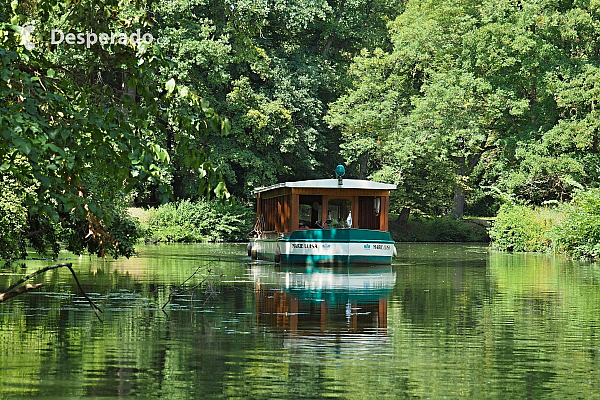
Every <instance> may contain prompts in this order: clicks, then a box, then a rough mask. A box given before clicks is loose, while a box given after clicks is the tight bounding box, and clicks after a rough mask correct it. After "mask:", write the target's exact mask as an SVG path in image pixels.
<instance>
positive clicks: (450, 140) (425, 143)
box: [330, 0, 598, 216]
mask: <svg viewBox="0 0 600 400" xmlns="http://www.w3.org/2000/svg"><path fill="white" fill-rule="evenodd" d="M596 19H597V10H596V9H595V8H594V7H593V6H587V5H586V4H579V3H575V4H569V5H566V4H565V5H562V4H555V3H553V2H550V1H547V2H520V3H518V4H517V3H514V4H513V3H506V2H500V1H495V0H490V1H485V2H483V3H481V2H439V1H427V2H416V1H415V2H408V3H407V4H406V9H405V11H404V12H403V13H402V15H400V16H399V17H398V18H397V19H396V20H395V21H394V22H393V23H390V25H389V29H390V34H391V42H392V43H393V46H394V47H393V50H392V51H390V52H375V53H373V55H372V56H367V58H365V59H361V58H359V59H357V60H355V63H354V67H353V68H355V70H356V71H360V73H357V74H355V77H356V78H357V79H356V80H355V83H354V88H353V89H352V90H351V91H350V92H349V93H348V94H347V95H345V96H344V97H342V98H340V100H338V102H337V103H336V105H335V106H333V107H332V108H331V113H330V121H331V123H332V124H333V125H336V126H340V127H341V128H342V132H343V135H344V138H345V143H344V144H343V145H342V147H343V148H346V149H356V150H357V151H358V152H360V153H362V154H368V163H365V162H363V164H364V165H365V166H369V168H370V169H369V171H368V173H369V174H375V173H379V172H378V171H382V170H385V169H387V170H391V169H394V168H395V169H402V170H404V171H406V170H408V168H409V167H410V166H411V165H412V161H411V157H400V158H394V157H393V154H394V153H395V152H398V151H407V149H408V148H407V147H406V143H412V144H413V145H412V146H411V147H410V149H412V150H409V151H410V152H411V153H415V154H419V155H424V154H429V153H428V152H430V151H431V152H433V156H431V157H430V158H429V159H430V160H437V161H439V162H440V164H439V167H438V168H436V169H435V171H436V172H439V171H440V169H439V168H445V169H446V172H445V173H444V176H447V177H448V176H452V175H453V176H454V178H453V180H454V183H453V184H452V187H453V191H454V196H453V203H454V206H453V209H454V211H453V212H454V214H455V215H456V216H461V215H462V214H463V212H464V203H465V198H468V196H469V195H472V194H476V195H477V196H479V197H481V189H480V188H482V187H495V188H500V190H502V191H504V192H508V193H512V194H513V195H515V196H516V197H518V198H521V199H522V200H524V201H532V202H534V203H540V202H543V201H547V200H553V199H557V200H561V199H568V198H569V197H570V196H571V193H572V191H573V189H575V188H577V187H578V186H581V185H589V184H594V183H593V182H595V180H596V177H597V165H598V159H597V157H596V155H595V153H596V152H597V150H594V149H595V147H596V145H595V143H596V140H597V139H596V133H595V132H596V126H595V122H593V121H595V118H594V116H595V109H594V107H595V106H594V104H595V95H594V93H595V84H594V83H592V82H595V78H594V77H595V73H596V72H595V71H596V69H595V63H596V62H597V57H598V50H597V49H598V45H597V35H596V36H594V35H595V30H596V28H595V26H596V23H595V22H594V21H595V20H596ZM369 96H371V97H369ZM394 96H395V97H394ZM390 98H393V99H394V101H386V100H385V99H390ZM382 100H383V101H382ZM350 106H351V107H350ZM364 132H368V137H369V138H370V139H369V140H370V142H366V144H367V145H364V144H365V141H366V140H367V139H365V135H364ZM374 139H376V140H374ZM394 143H397V144H398V145H394ZM373 149H376V151H373ZM347 156H348V158H349V160H352V157H351V156H354V157H356V154H350V153H349V154H347ZM584 160H585V161H584ZM393 163H396V164H393ZM420 172H421V173H422V174H425V173H427V171H425V170H421V171H420ZM422 176H423V179H427V178H433V176H427V175H422ZM396 177H397V176H396ZM391 179H393V178H391ZM436 179H437V178H436ZM396 182H397V183H400V181H399V180H397V179H396ZM430 184H431V185H436V184H437V183H436V181H435V180H433V179H430ZM402 201H405V202H406V204H408V203H409V200H408V198H404V199H403V200H402ZM423 201H424V202H425V203H426V202H427V201H430V202H433V203H437V205H438V206H439V205H443V204H444V203H445V202H446V200H444V199H442V198H436V197H430V198H429V199H428V200H423ZM439 208H440V207H438V209H439Z"/></svg>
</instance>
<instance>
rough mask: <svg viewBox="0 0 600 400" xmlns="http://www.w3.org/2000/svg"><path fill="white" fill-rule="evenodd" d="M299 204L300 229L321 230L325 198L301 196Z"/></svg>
mask: <svg viewBox="0 0 600 400" xmlns="http://www.w3.org/2000/svg"><path fill="white" fill-rule="evenodd" d="M299 203H300V210H299V212H300V223H299V225H300V226H299V228H312V229H314V228H320V224H321V222H320V221H321V208H322V204H323V197H322V196H314V195H301V196H300V197H299Z"/></svg>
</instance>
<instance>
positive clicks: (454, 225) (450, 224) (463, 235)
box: [390, 217, 490, 242]
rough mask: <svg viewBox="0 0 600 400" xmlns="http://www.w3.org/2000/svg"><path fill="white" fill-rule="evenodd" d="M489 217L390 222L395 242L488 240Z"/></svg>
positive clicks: (430, 218)
mask: <svg viewBox="0 0 600 400" xmlns="http://www.w3.org/2000/svg"><path fill="white" fill-rule="evenodd" d="M489 226H490V219H478V218H465V219H455V218H451V217H411V218H410V219H409V220H408V222H407V223H404V224H394V223H391V224H390V233H391V234H392V238H393V239H394V240H395V241H396V242H489V241H490V237H489V235H488V232H487V231H488V228H489Z"/></svg>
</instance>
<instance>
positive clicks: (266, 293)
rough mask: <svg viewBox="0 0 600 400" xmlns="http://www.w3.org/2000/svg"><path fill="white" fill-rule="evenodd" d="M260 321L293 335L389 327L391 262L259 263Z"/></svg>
mask: <svg viewBox="0 0 600 400" xmlns="http://www.w3.org/2000/svg"><path fill="white" fill-rule="evenodd" d="M251 274H252V275H253V278H254V282H255V292H256V318H257V324H258V325H264V326H270V327H275V328H280V329H283V330H289V331H290V332H291V333H292V334H294V335H299V336H307V335H319V334H321V335H322V334H325V335H330V334H333V335H336V336H337V335H339V334H356V333H359V334H370V335H385V334H386V331H387V298H388V296H389V294H390V293H391V291H392V289H393V288H394V285H395V283H396V273H395V272H393V271H392V267H391V266H375V267H365V266H360V267H352V266H345V267H341V266H338V267H318V268H308V267H306V266H302V267H300V266H298V267H292V266H288V267H278V266H273V265H265V264H255V265H252V267H251Z"/></svg>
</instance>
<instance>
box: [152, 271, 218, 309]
mask: <svg viewBox="0 0 600 400" xmlns="http://www.w3.org/2000/svg"><path fill="white" fill-rule="evenodd" d="M200 268H202V265H200V266H199V267H198V268H196V270H195V271H194V273H193V274H191V275H190V276H189V277H188V278H187V279H186V280H185V281H183V282H181V283H180V284H179V285H177V286H175V287H172V288H171V293H169V298H168V299H167V302H166V303H165V304H163V306H162V310H163V312H164V311H165V307H166V306H167V305H168V304H169V303H170V302H171V300H172V299H173V296H175V295H177V294H182V293H189V292H191V291H193V290H195V289H197V288H198V287H200V286H202V284H203V283H204V282H206V281H207V280H208V278H209V277H210V272H211V270H210V269H209V270H207V272H208V275H207V276H206V277H205V278H204V279H202V280H201V281H200V282H199V283H197V284H195V285H194V286H192V287H190V288H189V289H184V288H183V285H185V283H186V282H187V281H189V280H190V279H192V278H193V277H194V275H196V274H197V273H198V271H200Z"/></svg>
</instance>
